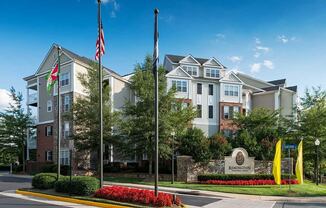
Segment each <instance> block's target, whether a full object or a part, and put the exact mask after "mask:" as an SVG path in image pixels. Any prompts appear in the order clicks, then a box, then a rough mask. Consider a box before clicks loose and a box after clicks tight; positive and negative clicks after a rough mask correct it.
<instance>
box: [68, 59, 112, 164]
mask: <svg viewBox="0 0 326 208" xmlns="http://www.w3.org/2000/svg"><path fill="white" fill-rule="evenodd" d="M90 65H91V68H90V69H88V72H87V73H84V74H79V75H78V79H79V80H80V82H81V84H82V86H83V88H84V93H85V95H82V96H77V97H76V100H75V102H74V103H73V106H72V112H71V113H70V114H68V115H64V116H70V117H71V119H72V120H73V123H74V133H73V135H72V139H73V140H74V144H75V147H76V148H77V150H79V151H84V152H85V151H86V152H97V158H100V131H99V122H100V121H99V93H98V70H97V69H98V65H97V64H94V63H91V64H90ZM110 96H111V95H110V86H109V84H108V83H104V84H103V143H104V144H105V145H109V144H114V143H115V141H116V140H115V137H114V136H113V135H112V128H113V126H114V124H115V121H116V119H117V113H115V112H112V111H111V109H112V106H111V105H112V104H111V99H110Z"/></svg>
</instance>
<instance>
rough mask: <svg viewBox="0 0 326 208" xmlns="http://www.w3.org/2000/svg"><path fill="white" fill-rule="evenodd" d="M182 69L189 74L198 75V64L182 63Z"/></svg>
mask: <svg viewBox="0 0 326 208" xmlns="http://www.w3.org/2000/svg"><path fill="white" fill-rule="evenodd" d="M182 69H183V70H185V71H186V72H187V73H188V74H190V75H191V76H195V77H197V76H198V66H186V65H183V66H182Z"/></svg>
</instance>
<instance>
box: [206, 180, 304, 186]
mask: <svg viewBox="0 0 326 208" xmlns="http://www.w3.org/2000/svg"><path fill="white" fill-rule="evenodd" d="M201 183H202V184H213V185H232V186H248V185H250V186H256V185H275V181H274V180H270V179H262V180H208V181H202V182H201ZM281 184H282V185H286V184H299V182H298V180H296V179H291V180H289V179H282V180H281Z"/></svg>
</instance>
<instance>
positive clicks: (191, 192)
mask: <svg viewBox="0 0 326 208" xmlns="http://www.w3.org/2000/svg"><path fill="white" fill-rule="evenodd" d="M104 184H105V185H106V186H107V185H109V186H112V185H115V186H128V187H134V188H143V189H153V186H149V185H142V184H132V183H116V182H108V181H106V182H105V183H104ZM159 190H160V191H163V192H169V193H181V194H187V195H194V194H195V195H200V196H210V197H218V198H221V199H251V200H262V201H277V202H311V203H326V197H325V196H317V197H285V196H259V195H248V194H235V193H225V192H214V191H203V190H194V189H182V188H172V187H164V186H159Z"/></svg>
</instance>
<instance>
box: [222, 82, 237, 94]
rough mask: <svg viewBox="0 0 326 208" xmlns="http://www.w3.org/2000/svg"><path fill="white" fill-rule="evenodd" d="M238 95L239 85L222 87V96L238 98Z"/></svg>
mask: <svg viewBox="0 0 326 208" xmlns="http://www.w3.org/2000/svg"><path fill="white" fill-rule="evenodd" d="M239 94H240V86H239V85H231V84H225V85H224V95H225V96H230V97H239Z"/></svg>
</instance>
